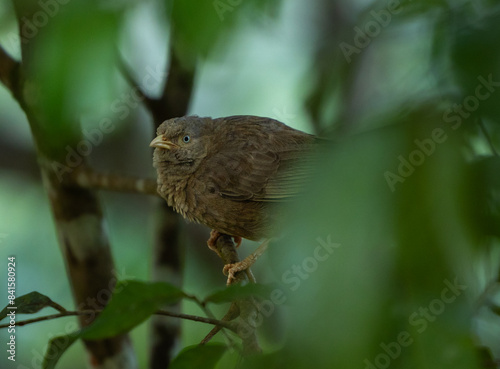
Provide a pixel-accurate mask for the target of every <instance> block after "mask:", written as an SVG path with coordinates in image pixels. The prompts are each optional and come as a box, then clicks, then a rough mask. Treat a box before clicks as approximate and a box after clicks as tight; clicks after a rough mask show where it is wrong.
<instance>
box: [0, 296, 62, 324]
mask: <svg viewBox="0 0 500 369" xmlns="http://www.w3.org/2000/svg"><path fill="white" fill-rule="evenodd" d="M7 306H8V305H7ZM7 306H6V307H5V308H4V309H3V310H2V311H1V312H0V320H2V319H3V318H5V317H6V316H7V314H8V312H9V311H10V310H8V309H7ZM15 306H16V307H17V309H16V310H15V312H16V314H34V313H37V312H39V311H40V310H42V309H43V308H44V307H48V306H50V307H53V308H54V309H56V310H59V311H61V310H63V308H62V307H61V306H60V305H59V304H56V303H55V302H54V301H52V300H51V299H50V298H48V297H47V296H45V295H42V294H41V293H39V292H36V291H33V292H30V293H27V294H26V295H23V296H19V297H17V298H16V300H15Z"/></svg>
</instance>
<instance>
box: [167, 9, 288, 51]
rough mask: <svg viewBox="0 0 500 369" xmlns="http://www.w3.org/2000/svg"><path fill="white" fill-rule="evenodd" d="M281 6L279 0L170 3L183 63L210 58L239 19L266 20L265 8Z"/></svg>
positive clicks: (177, 44) (176, 40) (175, 39)
mask: <svg viewBox="0 0 500 369" xmlns="http://www.w3.org/2000/svg"><path fill="white" fill-rule="evenodd" d="M279 3H280V1H279V0H273V1H271V2H269V1H263V0H258V1H252V2H245V1H227V0H215V1H214V0H167V4H168V5H169V8H170V9H172V13H171V19H172V25H173V29H174V36H175V38H174V42H175V45H176V47H177V48H179V50H178V51H179V53H180V55H183V56H184V60H186V59H190V60H191V61H194V60H195V59H196V56H197V55H202V56H207V54H208V53H209V51H210V50H211V49H212V48H213V47H214V45H216V44H217V42H219V41H220V40H221V38H222V36H224V34H225V33H227V32H228V31H229V30H231V29H233V28H234V26H235V24H236V21H237V19H238V17H239V16H241V15H243V14H245V15H247V16H249V15H252V16H253V17H266V16H268V13H266V12H265V10H266V8H269V7H270V6H273V7H276V6H277V5H278V4H279Z"/></svg>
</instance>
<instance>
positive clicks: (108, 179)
mask: <svg viewBox="0 0 500 369" xmlns="http://www.w3.org/2000/svg"><path fill="white" fill-rule="evenodd" d="M65 180H66V181H67V182H68V184H71V185H76V186H79V187H82V188H89V189H100V190H108V191H117V192H134V193H140V194H145V195H156V196H159V195H158V192H157V191H156V186H157V184H156V180H154V179H150V178H137V177H125V176H121V175H117V174H109V173H99V172H96V171H95V170H93V169H90V168H88V167H86V168H83V167H82V168H79V169H77V170H75V171H73V172H72V173H69V174H68V175H67V176H66V177H65Z"/></svg>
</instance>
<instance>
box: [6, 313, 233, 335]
mask: <svg viewBox="0 0 500 369" xmlns="http://www.w3.org/2000/svg"><path fill="white" fill-rule="evenodd" d="M101 311H102V310H83V311H65V312H61V313H59V314H52V315H46V316H41V317H38V318H33V319H27V320H22V321H19V322H16V326H19V327H20V326H23V325H27V324H31V323H37V322H41V321H45V320H52V319H58V318H63V317H67V316H80V315H95V313H99V312H101ZM154 315H163V316H171V317H174V318H179V319H185V320H192V321H194V322H201V323H206V324H212V325H215V326H220V327H224V328H228V329H230V330H235V327H234V326H233V324H231V323H229V322H224V321H221V320H217V319H212V318H205V317H201V316H196V315H189V314H182V313H172V312H170V311H165V310H158V311H156V312H155V313H154ZM9 326H10V324H2V325H0V329H1V328H7V327H9Z"/></svg>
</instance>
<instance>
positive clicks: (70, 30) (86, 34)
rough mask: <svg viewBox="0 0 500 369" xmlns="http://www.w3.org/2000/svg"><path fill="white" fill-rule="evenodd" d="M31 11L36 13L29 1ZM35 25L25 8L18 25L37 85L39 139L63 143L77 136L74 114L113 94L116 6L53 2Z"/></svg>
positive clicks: (92, 110) (97, 106)
mask: <svg viewBox="0 0 500 369" xmlns="http://www.w3.org/2000/svg"><path fill="white" fill-rule="evenodd" d="M35 10H36V12H37V13H35V14H42V12H41V11H40V10H39V8H37V7H35ZM44 14H45V16H46V17H48V20H47V22H46V25H44V26H43V27H41V26H40V27H37V26H36V25H35V24H34V23H33V22H31V21H30V19H34V18H33V17H32V16H30V15H29V14H27V16H26V17H24V19H25V22H24V23H23V25H22V29H26V30H28V32H27V33H25V34H23V37H24V40H25V41H24V42H23V43H22V45H23V48H24V55H29V56H30V57H29V58H26V63H27V65H26V67H27V71H28V79H29V81H30V82H31V83H32V86H36V88H37V90H34V91H33V92H34V93H36V95H33V96H30V98H32V99H33V100H32V101H30V103H31V104H33V103H35V104H36V112H37V118H38V120H39V123H40V124H41V125H43V128H41V129H43V130H44V132H45V135H44V139H45V140H44V145H47V146H48V147H51V148H56V150H57V148H59V150H60V148H61V147H62V148H64V147H65V146H66V145H67V144H68V141H70V140H72V139H74V137H75V136H76V137H79V125H78V123H79V119H80V117H81V116H82V115H83V114H96V113H98V112H99V111H102V110H104V109H105V108H107V107H109V106H110V105H111V102H112V101H113V98H116V95H117V89H116V74H115V70H116V67H115V62H116V51H115V50H116V43H117V34H118V26H119V20H120V17H121V10H120V9H106V8H105V7H102V6H99V5H98V4H97V2H94V1H89V2H82V1H76V2H69V3H67V4H60V5H58V9H57V11H54V15H53V16H51V15H50V14H46V13H44Z"/></svg>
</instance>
